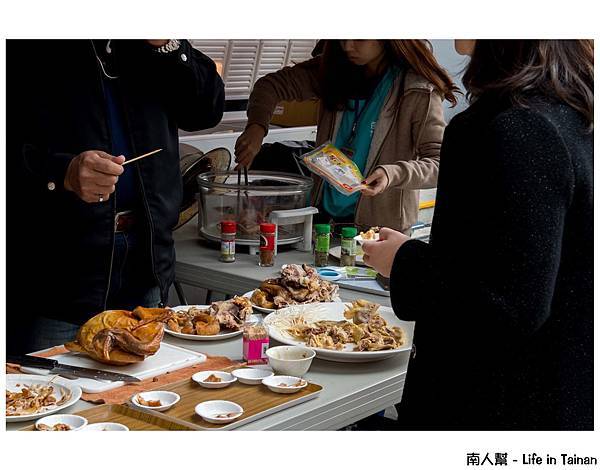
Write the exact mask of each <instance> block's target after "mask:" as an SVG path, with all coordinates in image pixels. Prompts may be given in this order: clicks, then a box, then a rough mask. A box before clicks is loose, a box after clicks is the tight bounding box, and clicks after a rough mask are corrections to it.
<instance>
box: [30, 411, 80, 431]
mask: <svg viewBox="0 0 600 470" xmlns="http://www.w3.org/2000/svg"><path fill="white" fill-rule="evenodd" d="M87 423H88V420H87V419H85V418H84V417H83V416H79V415H69V414H58V415H51V416H44V417H43V418H40V419H38V420H37V421H36V422H35V429H36V431H42V430H41V429H40V428H39V425H40V424H45V425H46V426H49V427H52V426H54V425H56V424H66V425H67V426H69V427H70V428H71V429H69V431H79V430H81V429H83V428H84V427H85V426H87Z"/></svg>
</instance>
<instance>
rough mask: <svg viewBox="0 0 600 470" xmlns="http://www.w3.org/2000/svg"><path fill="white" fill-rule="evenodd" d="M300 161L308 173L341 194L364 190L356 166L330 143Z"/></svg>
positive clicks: (305, 155)
mask: <svg viewBox="0 0 600 470" xmlns="http://www.w3.org/2000/svg"><path fill="white" fill-rule="evenodd" d="M302 161H303V163H304V164H305V165H306V166H307V167H308V169H309V170H310V171H312V172H313V173H316V174H317V175H319V176H321V177H322V178H324V179H325V180H327V181H328V182H329V184H331V186H333V187H334V188H335V189H337V190H338V191H339V192H340V193H342V194H345V195H350V194H353V193H355V192H357V191H360V190H361V189H363V188H366V185H364V184H362V181H363V180H364V177H363V175H362V173H361V172H360V170H359V169H358V167H357V166H356V164H355V163H354V162H353V161H352V160H350V159H349V158H348V157H347V156H346V155H344V153H343V152H342V151H341V150H340V149H338V148H337V147H335V146H334V145H333V144H332V143H331V142H326V143H324V144H323V145H321V146H319V147H317V148H316V149H314V150H313V151H312V152H308V153H306V154H304V155H303V156H302Z"/></svg>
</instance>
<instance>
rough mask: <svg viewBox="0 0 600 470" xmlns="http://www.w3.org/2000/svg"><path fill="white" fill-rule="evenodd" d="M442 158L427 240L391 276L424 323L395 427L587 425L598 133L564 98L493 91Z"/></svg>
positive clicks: (408, 309)
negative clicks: (521, 101) (520, 101)
mask: <svg viewBox="0 0 600 470" xmlns="http://www.w3.org/2000/svg"><path fill="white" fill-rule="evenodd" d="M441 155H442V156H441V159H440V160H441V162H442V163H441V167H440V176H439V186H438V192H437V200H436V209H435V215H434V220H433V224H432V230H431V242H430V244H429V245H427V244H425V243H422V242H419V241H412V240H411V241H409V242H407V243H406V244H405V245H403V246H402V247H401V248H400V249H399V250H398V252H397V254H396V257H395V260H394V266H393V271H392V275H391V284H392V292H391V296H392V303H393V306H394V310H395V312H396V314H397V315H398V316H399V317H400V318H402V319H405V320H416V327H415V345H416V356H415V358H414V360H413V361H412V362H411V364H410V366H409V370H408V375H407V380H406V388H405V392H404V397H403V401H402V403H401V405H400V409H401V414H400V418H399V419H400V422H401V423H403V424H404V425H405V426H406V427H412V428H426V429H593V354H594V347H593V319H592V318H593V291H592V280H593V271H592V270H593V264H592V263H593V261H592V255H593V203H592V200H593V197H592V195H593V179H592V178H593V177H592V173H593V133H587V132H586V123H585V122H584V120H583V118H582V117H581V116H580V115H579V114H578V113H577V112H576V111H574V110H573V109H572V108H570V107H568V106H566V105H564V104H558V103H552V102H550V101H549V100H548V99H540V98H538V99H535V100H531V103H530V104H529V106H528V107H527V108H518V107H511V106H510V105H506V104H504V103H503V102H502V101H501V100H496V99H493V98H492V97H488V98H482V99H481V100H479V101H478V102H476V103H475V104H474V105H473V106H471V108H469V109H468V110H467V111H465V112H463V113H461V114H460V115H458V116H456V117H455V118H454V119H453V120H452V122H451V123H450V125H449V126H448V127H447V128H446V132H445V135H444V142H443V145H442V151H441Z"/></svg>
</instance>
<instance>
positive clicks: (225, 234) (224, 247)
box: [219, 220, 237, 263]
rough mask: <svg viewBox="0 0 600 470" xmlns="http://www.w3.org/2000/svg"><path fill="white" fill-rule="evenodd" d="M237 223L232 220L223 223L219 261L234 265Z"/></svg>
mask: <svg viewBox="0 0 600 470" xmlns="http://www.w3.org/2000/svg"><path fill="white" fill-rule="evenodd" d="M236 230H237V227H236V223H235V222H233V221H231V220H224V221H223V222H221V257H220V258H219V261H223V263H233V262H234V261H235V232H236Z"/></svg>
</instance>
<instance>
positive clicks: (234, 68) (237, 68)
mask: <svg viewBox="0 0 600 470" xmlns="http://www.w3.org/2000/svg"><path fill="white" fill-rule="evenodd" d="M191 43H192V45H193V46H194V47H195V48H197V49H198V50H200V51H202V52H203V53H204V54H206V55H207V56H209V57H210V58H211V59H213V60H214V61H215V63H216V64H217V68H218V69H219V71H220V73H221V76H222V77H223V80H224V81H225V96H226V98H227V99H228V100H239V99H247V98H248V96H249V95H250V91H251V90H252V86H253V85H254V82H256V80H258V79H259V78H260V77H262V76H263V75H266V74H268V73H271V72H275V71H277V70H279V69H280V68H282V67H284V66H286V65H292V64H295V63H298V62H302V61H304V60H307V59H309V58H310V53H311V51H312V49H313V47H314V46H315V44H316V41H315V40H312V39H298V40H285V39H283V40H276V39H264V40H259V39H254V40H238V39H234V40H226V39H223V40H218V39H217V40H203V39H192V40H191Z"/></svg>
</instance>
